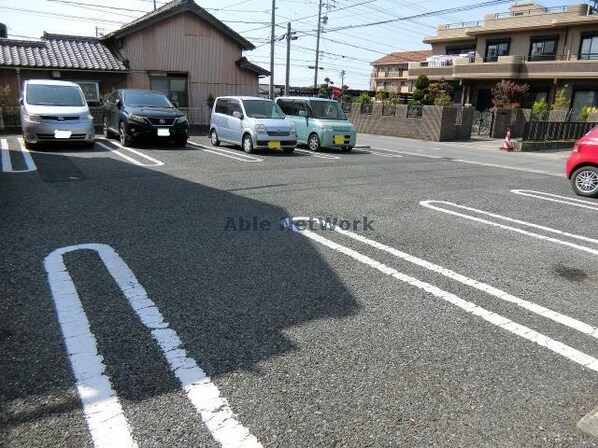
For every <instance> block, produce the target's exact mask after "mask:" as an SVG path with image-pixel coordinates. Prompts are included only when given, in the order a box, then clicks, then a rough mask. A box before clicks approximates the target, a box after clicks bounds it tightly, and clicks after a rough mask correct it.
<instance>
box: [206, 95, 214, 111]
mask: <svg viewBox="0 0 598 448" xmlns="http://www.w3.org/2000/svg"><path fill="white" fill-rule="evenodd" d="M215 101H216V98H214V95H212V94H211V93H210V94H209V95H208V97H207V98H206V104H207V106H208V107H209V108H210V109H211V108H212V107H213V106H214V102H215Z"/></svg>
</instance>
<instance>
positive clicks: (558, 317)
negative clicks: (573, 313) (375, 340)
mask: <svg viewBox="0 0 598 448" xmlns="http://www.w3.org/2000/svg"><path fill="white" fill-rule="evenodd" d="M294 219H295V220H296V219H298V218H294ZM309 220H311V221H315V222H317V223H318V224H319V225H320V226H321V228H324V227H325V228H327V229H330V230H334V231H336V232H338V233H340V234H341V235H344V236H347V237H349V238H351V239H353V240H355V241H359V242H361V243H364V244H367V245H369V246H372V247H374V248H376V249H378V250H382V251H384V252H387V253H389V254H391V255H393V256H395V257H397V258H400V259H402V260H405V261H408V262H410V263H413V264H415V265H417V266H420V267H423V268H425V269H428V270H430V271H432V272H436V273H438V274H441V275H443V276H445V277H447V278H449V279H451V280H455V281H458V282H459V283H462V284H464V285H466V286H470V287H472V288H475V289H477V290H479V291H482V292H484V293H486V294H489V295H491V296H494V297H496V298H497V299H500V300H504V301H505V302H509V303H513V304H515V305H517V306H519V307H521V308H524V309H526V310H528V311H531V312H532V313H535V314H537V315H539V316H542V317H545V318H547V319H550V320H553V321H555V322H558V323H560V324H562V325H565V326H567V327H569V328H572V329H574V330H577V331H579V332H581V333H584V334H586V335H589V336H591V337H593V338H597V339H598V328H596V327H593V326H592V325H589V324H586V323H585V322H581V321H580V320H577V319H575V318H573V317H569V316H567V315H564V314H561V313H558V312H556V311H553V310H551V309H549V308H546V307H543V306H542V305H538V304H536V303H533V302H528V301H527V300H524V299H521V298H519V297H516V296H514V295H511V294H509V293H507V292H505V291H502V290H500V289H498V288H495V287H494V286H491V285H488V284H486V283H483V282H479V281H477V280H474V279H472V278H469V277H466V276H465V275H461V274H459V273H457V272H455V271H452V270H450V269H447V268H444V267H442V266H439V265H437V264H434V263H431V262H429V261H426V260H423V259H421V258H418V257H416V256H414V255H410V254H408V253H406V252H402V251H400V250H398V249H395V248H394V247H390V246H387V245H385V244H382V243H379V242H377V241H374V240H371V239H369V238H366V237H364V236H362V235H359V234H357V233H354V232H350V231H348V230H343V229H341V228H340V227H338V226H334V225H332V224H331V223H329V222H327V221H323V220H321V219H318V218H309ZM322 226H324V227H322Z"/></svg>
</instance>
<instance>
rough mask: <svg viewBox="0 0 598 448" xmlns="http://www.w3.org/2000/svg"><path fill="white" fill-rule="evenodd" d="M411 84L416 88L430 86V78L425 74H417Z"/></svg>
mask: <svg viewBox="0 0 598 448" xmlns="http://www.w3.org/2000/svg"><path fill="white" fill-rule="evenodd" d="M413 85H414V86H415V88H416V89H419V90H425V89H427V88H428V87H429V86H430V80H429V79H428V77H427V76H426V75H419V76H418V77H417V79H416V80H415V82H414V83H413Z"/></svg>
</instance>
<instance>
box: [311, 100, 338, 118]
mask: <svg viewBox="0 0 598 448" xmlns="http://www.w3.org/2000/svg"><path fill="white" fill-rule="evenodd" d="M310 103H311V110H312V111H313V113H314V118H323V119H328V120H346V119H347V116H346V115H345V113H344V112H343V110H342V109H341V106H340V105H339V104H338V103H337V102H336V101H311V102H310Z"/></svg>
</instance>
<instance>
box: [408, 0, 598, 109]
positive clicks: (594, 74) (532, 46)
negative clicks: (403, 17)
mask: <svg viewBox="0 0 598 448" xmlns="http://www.w3.org/2000/svg"><path fill="white" fill-rule="evenodd" d="M423 41H424V42H425V43H427V44H430V45H431V46H432V55H431V56H430V57H429V58H427V59H426V60H425V61H418V62H411V63H409V69H408V78H409V79H411V80H415V79H416V78H417V76H419V75H421V74H425V75H427V76H428V77H429V78H430V79H431V80H439V79H441V78H444V79H445V80H447V81H452V82H454V83H458V85H459V86H460V90H457V91H455V93H456V94H458V95H460V98H461V103H462V104H472V105H474V106H475V107H476V108H477V109H478V110H486V109H488V108H490V107H492V102H491V89H492V87H493V86H494V85H495V84H496V83H497V82H498V81H500V80H502V79H510V80H517V81H521V82H525V83H527V84H528V85H529V86H530V95H529V96H528V99H527V103H528V104H525V106H530V105H531V104H532V103H533V102H534V101H535V100H539V99H540V98H546V100H547V101H548V102H549V103H551V102H552V101H553V100H554V97H555V94H556V92H557V91H558V90H559V89H561V88H564V89H565V91H566V93H567V97H568V98H569V99H570V101H571V103H570V105H571V107H572V108H575V109H580V108H582V107H583V106H586V105H590V106H598V13H597V11H596V9H595V8H594V7H592V6H590V5H588V4H574V5H567V6H558V7H550V8H546V7H544V6H542V5H540V4H537V3H519V4H514V5H512V6H511V8H510V10H509V11H508V12H505V13H497V14H491V15H486V16H485V17H484V19H483V20H482V21H479V22H466V23H452V24H447V25H440V26H438V28H437V33H436V35H435V36H431V37H426V38H424V40H423ZM457 99H458V98H457Z"/></svg>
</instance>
